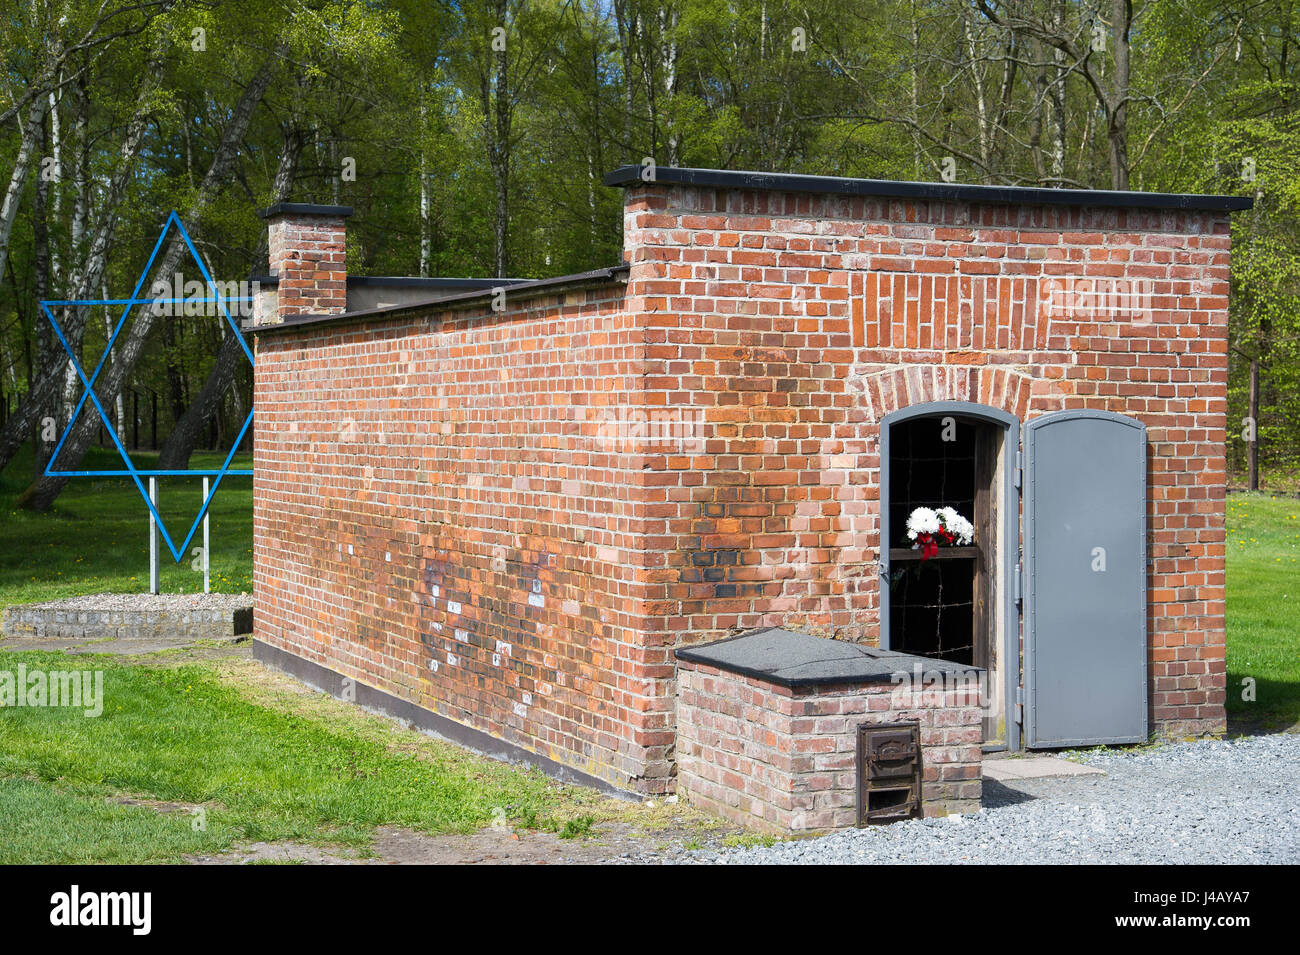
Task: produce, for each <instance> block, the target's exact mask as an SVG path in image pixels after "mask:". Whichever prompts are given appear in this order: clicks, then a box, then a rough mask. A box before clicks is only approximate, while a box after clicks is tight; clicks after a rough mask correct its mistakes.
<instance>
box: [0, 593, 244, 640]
mask: <svg viewBox="0 0 1300 955" xmlns="http://www.w3.org/2000/svg"><path fill="white" fill-rule="evenodd" d="M252 631H253V598H252V597H250V596H249V595H247V594H90V595H87V596H82V597H69V598H67V599H65V600H51V601H48V602H45V603H36V604H20V605H18V606H14V607H9V608H8V609H7V610H5V612H4V619H3V622H0V632H3V634H4V636H5V637H7V638H14V639H19V640H22V639H31V640H108V639H129V640H177V639H184V640H230V641H233V640H243V639H246V638H247V637H248V635H249V634H251V633H252Z"/></svg>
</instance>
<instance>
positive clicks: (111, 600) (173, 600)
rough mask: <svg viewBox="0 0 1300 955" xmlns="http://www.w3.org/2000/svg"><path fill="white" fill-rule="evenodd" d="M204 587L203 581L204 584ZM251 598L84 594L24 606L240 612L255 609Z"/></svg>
mask: <svg viewBox="0 0 1300 955" xmlns="http://www.w3.org/2000/svg"><path fill="white" fill-rule="evenodd" d="M200 583H202V581H201V580H200ZM252 605H253V597H252V595H251V594H204V593H195V594H138V593H137V594H83V595H81V596H79V597H64V598H62V599H60V600H46V601H42V602H41V603H34V604H22V605H21V606H15V607H14V609H15V610H18V609H22V610H141V611H149V610H157V611H164V610H165V611H185V610H239V609H241V608H243V607H251V606H252Z"/></svg>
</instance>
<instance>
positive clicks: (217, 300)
mask: <svg viewBox="0 0 1300 955" xmlns="http://www.w3.org/2000/svg"><path fill="white" fill-rule="evenodd" d="M172 226H175V227H176V228H177V229H178V230H179V231H180V236H181V238H182V239H183V240H184V242H185V247H186V248H187V249H189V253H190V256H191V258H193V259H194V264H195V265H197V266H198V268H199V272H200V274H202V276H203V280H204V281H205V282H206V283H207V288H208V291H209V292H210V293H211V294H210V297H207V298H202V299H197V298H179V299H177V298H141V297H140V289H141V288H143V287H144V283H145V282H146V281H147V280H148V278H149V270H150V269H152V268H153V263H154V259H156V258H157V257H158V252H159V251H160V250H161V249H162V247H163V242H164V241H165V240H166V239H167V233H168V232H169V231H171V228H172ZM227 301H249V299H248V298H229V299H227V298H225V297H223V296H222V295H221V292H220V290H219V289H218V288H217V286H216V283H215V282H213V281H212V275H211V274H210V273H209V272H208V268H207V266H206V265H204V264H203V259H202V257H200V255H199V253H198V250H197V249H195V248H194V243H193V242H192V241H190V235H189V233H188V232H186V231H185V226H184V225H183V224H182V223H181V220H180V217H179V216H178V215H176V213H175V211H173V212H172V213H171V214H170V215H169V216H168V217H167V221H166V222H165V223H163V227H162V232H161V233H159V235H158V241H157V242H156V243H155V244H154V247H153V253H152V254H151V255H150V256H149V261H148V263H146V264H145V267H144V271H143V272H141V273H140V278H139V279H138V280H137V281H136V283H135V290H134V291H133V292H132V293H131V297H130V298H112V299H103V298H96V299H45V300H43V301H42V302H41V303H40V306H41V311H43V312H44V313H45V317H46V318H48V319H49V320H50V324H51V325H53V326H54V334H56V335H57V336H58V337H59V341H60V342H61V343H62V344H63V350H64V351H66V352H67V353H68V358H69V359H70V360H71V361H72V365H73V367H74V368H76V370H77V377H78V378H80V379H81V384H82V387H83V388H84V389H85V391H83V392H82V395H81V400H80V401H78V402H77V407H76V410H74V411H73V412H72V415H71V417H70V418H69V419H68V426H67V428H65V429H64V431H63V436H62V437H60V438H59V443H58V444H57V445H56V446H55V448H54V453H53V454H52V455H50V460H49V462H48V463H47V464H46V465H45V473H46V474H47V475H49V476H50V477H129V478H131V480H133V481H134V482H135V486H136V489H137V490H139V492H140V496H141V497H142V498H144V503H145V505H146V506H147V507H148V508H149V510H150V511H151V512H152V513H153V517H154V520H155V521H157V522H158V529H159V531H161V533H162V537H163V540H165V541H166V542H167V549H168V550H170V551H171V554H172V557H173V559H175V560H176V562H178V563H179V562H180V559H181V557H182V556H183V555H184V554H185V550H186V548H187V547H189V544H190V541H191V540H192V539H193V537H194V532H195V531H196V530H198V527H199V524H200V522H202V520H203V516H204V515H205V514H207V512H208V505H209V504H211V503H212V498H213V495H215V494H216V493H217V488H218V487H220V486H221V479H222V478H224V477H225V476H226V475H227V474H243V475H250V474H252V473H253V472H252V469H239V468H231V466H230V462H231V460H233V458H234V457H235V449H236V448H238V447H239V445H240V443H241V442H242V441H243V440H244V435H245V434H247V433H248V429H249V426H250V425H252V423H253V409H252V407H251V406H250V407H249V409H248V417H247V418H245V419H244V424H243V427H241V428H240V429H239V435H238V436H237V437H236V438H235V441H234V443H233V444H232V445H231V446H230V452H229V453H228V454H227V455H226V459H225V461H223V462H222V464H221V467H219V468H217V469H215V470H203V469H197V468H193V469H186V470H178V471H158V470H153V471H150V470H144V469H141V468H137V467H136V466H135V464H134V462H132V460H131V456H130V455H129V454H127V451H126V448H125V447H124V446H123V444H122V442H121V440H119V439H118V436H117V431H116V430H115V429H114V428H113V425H112V422H111V421H110V419H109V416H108V413H107V412H106V411H105V410H104V406H103V405H102V404H101V403H100V400H99V395H97V394H96V393H95V382H96V381H97V380H98V378H99V373H100V372H101V371H103V370H104V366H105V365H106V364H107V361H108V356H109V355H110V354H112V351H113V343H114V342H116V341H117V336H118V335H119V334H120V333H121V331H122V328H123V327H124V326H125V325H126V319H127V316H128V315H129V314H130V313H131V309H132V308H134V307H135V306H137V305H149V306H152V305H156V304H163V303H168V302H181V303H185V304H206V303H213V304H216V305H217V306H218V307H220V309H221V314H222V315H223V316H225V319H226V323H227V324H228V325H229V326H230V330H231V331H232V332H234V334H235V337H236V338H237V339H238V340H239V345H240V347H241V348H243V350H244V354H245V355H246V356H247V357H248V363H249V365H252V364H253V353H252V351H250V350H249V348H248V343H247V342H246V341H244V336H243V335H242V334H240V331H239V325H238V324H237V323H236V322H235V320H234V319H233V318H232V317H231V315H230V310H229V309H228V308H227V307H226V302H227ZM54 305H121V306H123V308H122V316H121V318H119V319H118V322H117V327H116V328H114V329H113V334H112V335H111V336H109V339H108V344H107V345H105V347H104V354H103V356H102V357H100V359H99V364H97V365H96V366H95V370H94V372H93V373H92V374H91V375H89V376H87V375H86V372H85V370H84V369H83V368H82V367H81V362H80V361H78V359H77V355H76V353H75V351H74V349H73V348H72V346H70V345H69V344H68V339H67V337H66V336H65V335H64V334H63V329H62V328H60V327H59V322H58V319H56V318H55V317H54V313H53V312H52V311H50V307H51V306H54ZM87 400H89V401H90V402H91V404H93V405H94V406H95V410H96V411H98V412H99V416H100V417H101V418H102V419H103V421H104V426H105V430H106V431H107V432H108V434H109V437H111V438H112V439H113V445H114V446H115V447H116V448H117V453H118V454H120V455H121V456H122V461H123V463H124V464H125V465H126V467H125V469H124V470H113V471H60V470H56V469H55V467H54V465H55V462H56V461H58V459H59V452H60V451H62V450H63V445H64V443H65V442H66V441H67V440H68V435H69V434H71V433H72V426H73V425H74V424H76V422H77V417H78V416H79V415H80V414H81V409H82V408H84V407H85V405H86V401H87ZM205 475H206V476H208V477H215V478H216V480H215V481H213V482H212V487H211V488H210V489H209V491H208V494H207V496H206V497H205V498H204V499H203V505H202V506H201V507H200V508H199V513H198V514H197V515H196V516H195V518H194V523H193V524H191V525H190V531H189V533H188V534H186V535H185V540H183V541H182V542H181V544H180V546H179V547H177V546H176V545H175V544H174V543H173V542H172V536H171V534H170V533H168V531H167V525H166V524H165V523H164V522H163V519H162V515H161V514H159V513H158V508H157V507H155V506H154V503H153V501H151V500H150V499H149V492H148V491H147V490H146V489H145V486H144V483H143V482H142V481H141V480H140V479H141V478H148V477H196V476H197V477H203V476H205Z"/></svg>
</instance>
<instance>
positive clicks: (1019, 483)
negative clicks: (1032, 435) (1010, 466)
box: [1016, 451, 1025, 491]
mask: <svg viewBox="0 0 1300 955" xmlns="http://www.w3.org/2000/svg"><path fill="white" fill-rule="evenodd" d="M1024 483H1025V452H1023V451H1017V452H1016V490H1020V491H1022V490H1024Z"/></svg>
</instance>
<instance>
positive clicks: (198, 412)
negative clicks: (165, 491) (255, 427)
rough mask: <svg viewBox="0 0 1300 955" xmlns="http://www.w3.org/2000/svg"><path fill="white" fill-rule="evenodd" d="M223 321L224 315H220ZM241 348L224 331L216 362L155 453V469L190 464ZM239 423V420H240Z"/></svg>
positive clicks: (231, 378) (241, 357)
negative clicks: (156, 462) (201, 386)
mask: <svg viewBox="0 0 1300 955" xmlns="http://www.w3.org/2000/svg"><path fill="white" fill-rule="evenodd" d="M221 321H223V322H224V321H225V317H224V316H223V317H222V318H221ZM245 360H246V359H245V358H244V349H243V348H242V347H241V346H240V344H239V339H238V338H236V337H235V334H234V332H230V331H227V332H226V337H225V338H224V339H222V341H221V348H220V350H219V351H218V352H217V362H216V364H215V365H213V366H212V371H210V372H209V373H208V377H207V380H206V381H204V382H203V388H202V389H201V390H200V391H199V393H198V396H197V397H196V398H195V399H194V401H193V402H191V404H190V406H189V408H187V409H186V410H185V413H184V414H183V415H181V416H180V418H179V419H177V421H176V424H175V425H173V426H172V430H171V434H169V435H167V440H166V441H164V442H163V447H162V452H161V453H160V454H159V456H158V468H159V470H163V471H183V470H185V469H186V468H188V467H189V466H190V455H192V454H193V453H194V448H195V447H196V446H197V445H198V443H199V439H200V438H201V437H203V432H204V430H205V429H206V428H207V427H208V424H209V422H211V421H212V419H213V417H214V416H215V415H216V413H217V409H218V408H219V407H220V406H221V399H222V397H223V396H224V395H225V393H226V389H227V388H228V387H229V386H230V384H231V383H232V382H233V381H234V380H235V376H236V375H237V374H238V372H239V363H240V362H242V361H245ZM240 423H241V424H242V423H243V422H242V420H241V421H240Z"/></svg>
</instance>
